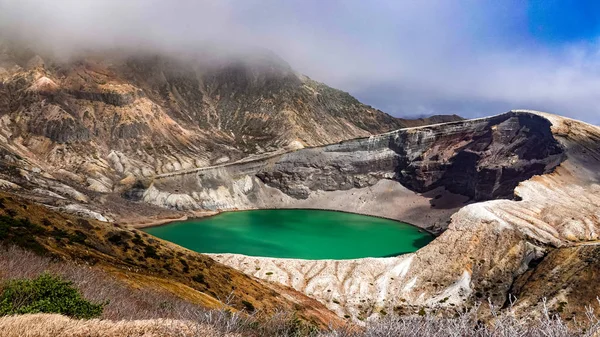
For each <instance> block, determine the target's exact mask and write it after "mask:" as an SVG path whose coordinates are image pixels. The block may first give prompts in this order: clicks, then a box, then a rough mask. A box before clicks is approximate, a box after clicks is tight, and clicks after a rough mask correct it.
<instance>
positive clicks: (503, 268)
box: [136, 111, 600, 320]
mask: <svg viewBox="0 0 600 337" xmlns="http://www.w3.org/2000/svg"><path fill="white" fill-rule="evenodd" d="M599 167H600V128H598V127H595V126H591V125H588V124H585V123H582V122H578V121H574V120H570V119H567V118H562V117H558V116H553V115H549V114H544V113H539V112H533V111H511V112H509V113H507V114H504V115H500V116H495V117H490V118H484V119H478V120H472V121H464V122H455V123H450V124H442V125H433V126H427V127H420V128H412V129H405V130H399V131H395V132H391V133H388V134H383V135H380V136H376V137H370V138H365V139H358V140H352V141H347V142H342V143H340V144H336V145H330V146H324V147H319V148H312V149H304V150H298V151H295V152H292V153H288V154H282V155H277V156H273V157H270V158H266V159H263V160H255V161H251V162H246V163H240V164H232V165H222V166H218V167H214V168H208V169H204V170H192V171H187V172H181V173H172V174H166V175H162V176H159V177H157V178H156V179H155V180H154V181H153V183H152V184H151V185H149V187H148V188H147V189H145V190H143V191H137V192H138V193H137V194H136V195H138V196H141V198H142V200H145V201H146V202H150V203H154V204H157V205H161V206H163V207H164V206H166V207H174V208H181V209H205V208H220V209H238V208H239V209H242V208H269V207H313V208H331V209H340V210H346V211H354V212H359V213H366V214H375V215H379V216H386V217H390V218H395V219H399V220H404V221H409V222H412V223H414V224H416V225H419V226H421V227H424V228H428V229H430V230H436V231H438V232H443V233H442V234H441V235H440V236H439V237H438V238H437V239H436V240H434V241H433V242H432V243H431V244H429V245H428V246H426V247H424V248H422V249H421V250H419V251H417V252H416V253H414V254H408V255H403V256H399V257H394V258H381V259H358V260H345V261H331V260H326V261H306V260H288V259H273V258H257V257H247V256H239V255H229V254H220V255H216V256H214V257H215V259H217V260H218V261H221V262H223V263H225V264H228V265H230V266H233V267H234V268H237V269H239V270H242V271H244V272H246V273H248V274H251V275H255V276H257V277H261V278H264V279H267V280H272V281H277V282H280V283H282V284H285V285H289V286H292V287H294V288H295V289H297V290H300V291H303V292H304V293H306V294H308V295H309V296H312V297H314V298H317V299H319V300H320V301H322V302H323V303H324V304H326V305H327V306H328V307H329V308H330V309H332V310H334V311H335V312H337V313H338V314H339V315H349V316H351V317H352V318H354V319H356V320H362V319H365V318H368V317H371V316H377V315H380V314H384V313H385V312H390V311H391V310H396V311H398V312H417V311H418V310H420V309H421V308H426V310H427V311H429V310H432V311H437V310H447V309H452V308H455V307H459V306H462V305H469V304H472V303H474V302H476V301H484V300H486V299H488V298H489V299H490V300H491V301H493V302H494V303H495V304H497V305H504V304H505V303H506V301H507V299H508V296H509V294H512V295H522V296H523V297H524V298H526V300H525V301H524V303H523V304H522V306H521V307H519V308H521V309H523V310H521V312H522V313H526V312H527V310H525V309H526V308H528V306H529V305H532V304H533V303H534V300H537V299H539V298H540V297H542V296H546V297H548V298H549V304H550V305H551V310H558V307H559V305H560V303H561V301H564V298H565V296H567V295H566V294H568V296H567V298H568V299H571V300H573V301H581V300H582V298H583V297H584V296H582V294H581V293H580V290H581V288H578V287H577V285H578V284H581V283H582V282H584V281H583V280H587V279H589V278H590V277H593V275H594V273H593V272H592V271H591V268H593V266H594V265H595V264H594V263H593V262H585V261H592V260H589V259H585V258H582V259H581V261H582V262H581V263H583V264H582V266H583V268H586V269H585V270H586V272H585V273H586V274H583V275H582V276H581V277H580V278H578V279H577V278H576V279H570V280H567V281H568V282H567V281H565V282H564V283H563V281H562V279H561V278H560V276H559V271H558V270H560V269H556V270H553V271H552V273H551V275H556V276H555V277H553V281H555V280H558V283H561V285H558V284H557V285H556V288H559V287H561V289H562V290H561V291H560V292H556V291H554V292H553V291H552V290H550V289H548V291H546V289H544V287H543V286H541V285H540V282H543V280H544V277H549V276H544V274H543V273H548V270H549V269H550V268H551V266H555V267H556V266H558V265H560V266H561V267H560V268H570V265H569V262H568V261H562V260H561V259H558V258H556V257H555V256H556V254H562V253H560V251H561V250H562V249H567V248H563V247H570V246H574V245H576V244H578V243H581V242H586V241H592V242H593V241H596V240H598V234H597V233H598V231H599V229H600V228H599V227H600V221H599V218H598V214H597V210H598V209H599V207H600V199H598V197H597V196H598V195H599V194H598V192H599V191H598V186H600V185H598V181H599V179H600V176H598V168H599ZM448 192H450V193H455V194H449V193H448ZM458 193H460V194H462V195H464V197H462V199H461V198H458V196H459V195H460V194H458ZM490 199H498V200H490ZM485 200H490V201H485ZM465 202H466V203H471V204H469V205H466V206H465V204H464V203H465ZM407 205H408V206H407ZM360 206H363V207H360ZM427 206H429V207H428V208H425V207H427ZM414 207H416V208H417V211H414ZM398 208H399V209H400V210H398ZM365 210H368V211H365ZM425 213H428V214H427V215H426V216H423V215H424V214H425ZM578 249H579V251H583V250H586V251H587V250H590V249H592V248H587V246H585V247H581V248H578ZM546 255H548V256H549V257H553V258H551V259H548V260H545V259H544V257H545V256H546ZM584 255H585V254H584ZM540 261H543V262H542V264H540V265H539V267H537V268H536V267H535V266H536V265H538V264H539V263H540ZM547 265H548V266H547ZM540 279H541V280H542V281H540ZM536 284H537V285H536ZM529 285H531V287H529ZM562 287H564V288H562ZM589 288H590V286H588V287H587V288H586V290H585V291H586V294H588V295H589V294H591V293H592V292H593V291H600V289H597V287H595V286H592V288H593V289H592V290H590V289H589ZM558 295H560V296H558ZM592 299H593V298H592ZM592 299H589V302H592ZM536 303H537V302H536ZM574 304H575V306H578V307H579V308H583V307H584V305H588V304H593V303H580V302H579V303H574ZM563 306H564V304H563ZM572 314H574V313H572ZM580 314H581V313H580Z"/></svg>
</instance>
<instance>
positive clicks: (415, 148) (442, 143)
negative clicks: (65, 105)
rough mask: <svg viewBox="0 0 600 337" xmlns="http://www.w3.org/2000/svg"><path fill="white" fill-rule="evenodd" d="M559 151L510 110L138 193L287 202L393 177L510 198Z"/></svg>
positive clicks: (176, 201)
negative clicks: (272, 194) (276, 194)
mask: <svg viewBox="0 0 600 337" xmlns="http://www.w3.org/2000/svg"><path fill="white" fill-rule="evenodd" d="M564 158H565V156H564V149H563V147H562V146H561V145H560V144H559V143H558V142H557V141H556V140H555V139H554V137H553V136H552V133H551V131H550V122H549V121H548V120H547V119H545V118H543V117H539V116H537V115H532V114H527V113H518V112H510V113H507V114H503V115H499V116H496V117H491V118H485V119H479V120H472V121H462V122H456V123H451V124H440V125H434V126H427V127H419V128H409V129H402V130H398V131H393V132H390V133H386V134H382V135H378V136H372V137H369V138H361V139H356V140H351V141H345V142H342V143H340V144H334V145H327V146H322V147H316V148H308V149H302V150H297V151H293V152H289V153H285V154H281V155H277V156H270V157H269V158H265V159H256V160H253V161H250V162H244V163H238V164H230V165H222V166H217V167H214V168H208V169H201V170H191V171H187V172H183V173H181V174H179V173H173V174H168V175H164V176H159V177H157V178H156V179H155V180H154V182H153V183H152V185H151V186H150V187H149V189H148V190H147V191H138V193H137V195H138V196H140V197H141V198H142V199H143V200H144V201H146V202H150V203H154V204H156V205H160V206H163V207H172V208H177V209H214V208H249V207H253V206H254V207H264V206H265V205H266V206H267V207H268V206H269V203H270V202H271V201H270V200H268V199H261V196H268V195H269V193H265V190H268V189H269V188H275V189H277V190H279V191H281V192H283V193H284V194H286V195H287V196H289V197H291V199H290V204H293V203H294V201H293V199H307V198H309V196H310V195H311V193H315V192H317V191H345V190H350V189H360V188H365V187H368V186H373V185H375V184H376V183H377V182H378V181H380V180H382V179H391V180H394V181H398V182H400V183H401V184H402V185H403V186H404V187H406V188H408V189H409V190H411V191H413V192H415V193H424V192H428V191H431V190H434V189H436V188H444V189H445V190H446V191H449V192H451V193H454V194H460V195H464V196H467V197H469V198H471V199H474V200H476V201H479V200H490V199H497V198H513V191H514V188H515V187H516V186H517V185H518V184H519V183H520V182H521V181H525V180H527V179H529V178H531V177H532V176H534V175H538V174H544V173H548V172H551V171H552V170H553V169H554V168H555V167H556V166H557V165H559V164H560V163H561V161H562V160H563V159H564ZM265 185H266V186H265ZM220 196H222V197H223V199H222V200H220V199H219V198H220ZM229 200H231V203H230V202H229ZM220 201H227V202H225V203H222V202H220ZM271 206H277V199H275V200H273V204H272V205H271ZM348 210H349V211H351V209H348ZM382 215H385V214H382Z"/></svg>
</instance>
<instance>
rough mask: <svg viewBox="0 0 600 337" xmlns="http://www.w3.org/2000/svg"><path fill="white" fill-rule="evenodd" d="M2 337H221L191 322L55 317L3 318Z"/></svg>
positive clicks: (53, 315)
mask: <svg viewBox="0 0 600 337" xmlns="http://www.w3.org/2000/svg"><path fill="white" fill-rule="evenodd" d="M0 331H1V334H2V336H3V337H58V336H61V337H63V336H64V337H125V336H127V337H138V336H139V337H164V336H173V337H175V336H177V337H201V336H202V337H213V336H227V337H234V335H233V334H221V333H219V332H218V331H217V330H215V329H213V328H212V327H210V326H207V325H201V324H196V323H193V322H190V321H179V320H168V319H153V320H132V321H110V320H98V319H92V320H74V319H70V318H68V317H65V316H61V315H56V314H31V315H20V316H7V317H0Z"/></svg>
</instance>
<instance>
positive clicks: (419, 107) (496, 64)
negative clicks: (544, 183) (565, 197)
mask: <svg viewBox="0 0 600 337" xmlns="http://www.w3.org/2000/svg"><path fill="white" fill-rule="evenodd" d="M524 15H525V14H524V11H523V8H521V7H519V6H513V7H507V8H504V7H501V5H499V4H494V3H492V2H480V1H475V0H464V1H458V2H451V1H442V0H437V1H436V0H428V1H419V2H415V1H395V0H382V1H369V2H367V1H351V0H348V1H335V0H331V1H317V0H298V1H285V2H284V1H276V0H263V1H258V0H239V1H236V0H222V1H208V0H207V1H169V0H162V1H159V0H152V1H143V0H129V1H117V0H106V1H96V0H79V1H77V0H71V1H68V0H54V1H42V0H40V1H35V0H20V1H11V0H0V32H2V33H4V34H9V35H12V36H16V35H20V36H21V37H25V38H28V39H32V40H34V41H36V43H37V44H39V45H46V46H51V47H53V48H54V49H55V50H57V51H59V52H61V53H69V52H71V51H73V50H77V49H80V48H94V47H115V46H117V47H122V46H132V45H133V46H144V47H161V48H167V49H181V48H183V49H185V48H189V47H190V46H195V45H197V44H201V43H203V42H204V41H207V40H208V41H219V42H220V43H222V44H223V45H226V46H232V45H241V44H250V45H260V46H264V47H267V48H269V49H272V50H274V51H275V52H276V53H278V54H279V55H281V56H282V57H283V58H284V59H286V60H287V61H288V62H289V63H290V64H292V66H293V67H294V68H296V69H298V70H299V71H301V72H303V73H305V74H307V75H309V76H311V77H313V78H315V79H318V80H321V81H324V82H326V83H328V84H330V85H332V86H335V87H339V88H341V89H345V90H347V91H350V92H351V93H353V94H355V95H357V96H358V97H359V98H360V99H362V100H363V101H364V102H365V103H367V104H371V105H373V106H376V107H379V108H381V109H382V110H384V111H387V112H390V113H394V114H396V115H400V114H402V115H406V114H422V113H459V114H462V115H464V116H468V117H471V116H473V117H474V116H481V115H489V114H494V113H498V112H502V111H504V110H507V109H511V108H531V109H540V110H546V111H550V112H554V113H558V114H563V115H568V116H571V117H574V118H579V119H584V120H587V121H589V122H593V123H600V95H599V94H598V93H600V54H599V51H600V48H599V46H600V44H598V43H588V44H576V43H575V44H572V45H564V46H552V47H544V46H543V45H539V44H537V43H535V41H534V40H533V39H531V41H529V40H528V38H529V37H528V34H529V33H528V32H527V31H521V30H520V28H519V25H518V23H519V22H521V21H522V20H523V17H524Z"/></svg>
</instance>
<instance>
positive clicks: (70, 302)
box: [0, 274, 106, 319]
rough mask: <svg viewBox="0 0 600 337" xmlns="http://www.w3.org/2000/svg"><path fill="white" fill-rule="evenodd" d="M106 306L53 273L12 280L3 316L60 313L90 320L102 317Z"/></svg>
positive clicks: (1, 299)
mask: <svg viewBox="0 0 600 337" xmlns="http://www.w3.org/2000/svg"><path fill="white" fill-rule="evenodd" d="M105 305H106V304H105V303H100V304H94V303H91V302H89V301H87V300H85V299H84V298H83V297H82V296H81V294H80V293H79V290H77V289H76V288H75V287H73V284H72V283H71V282H69V281H64V280H63V279H61V278H60V277H58V276H52V275H50V274H42V275H40V276H38V277H37V278H35V279H33V280H30V279H20V280H13V281H9V282H7V283H6V284H5V285H4V287H3V291H2V294H1V295H0V315H1V316H6V315H15V314H33V313H57V314H62V315H66V316H70V317H74V318H80V319H81V318H83V319H88V318H95V317H99V316H100V315H101V314H102V310H103V309H104V306H105Z"/></svg>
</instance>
